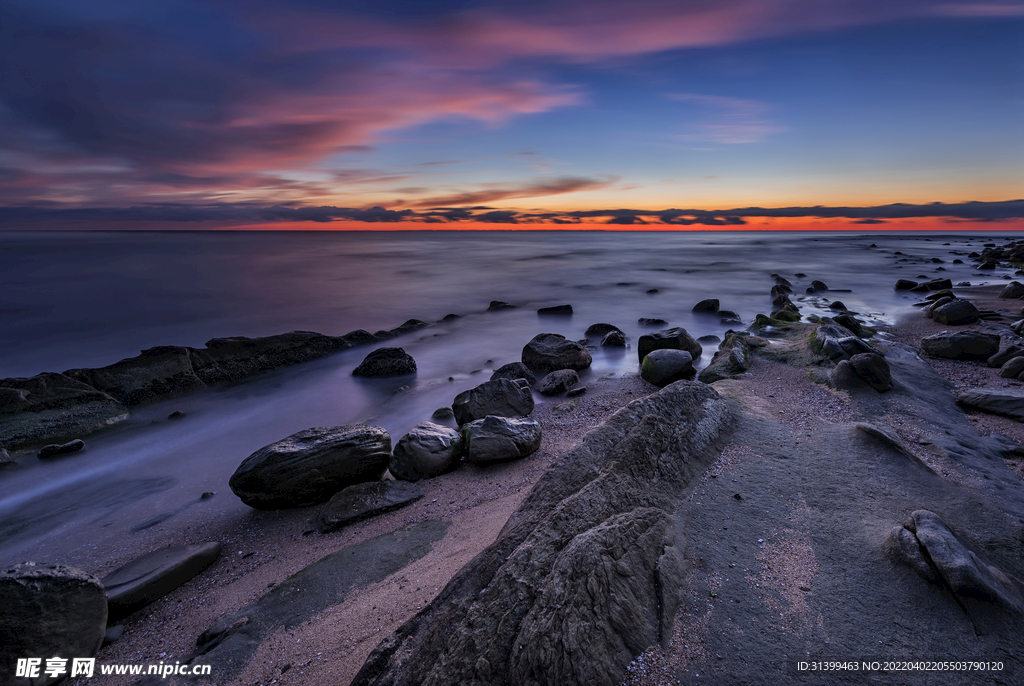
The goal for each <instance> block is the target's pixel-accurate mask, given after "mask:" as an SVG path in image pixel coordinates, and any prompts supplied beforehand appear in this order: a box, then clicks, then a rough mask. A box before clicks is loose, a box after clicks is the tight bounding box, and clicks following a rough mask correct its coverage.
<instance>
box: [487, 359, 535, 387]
mask: <svg viewBox="0 0 1024 686" xmlns="http://www.w3.org/2000/svg"><path fill="white" fill-rule="evenodd" d="M498 379H513V380H514V379H526V380H527V381H528V382H529V383H531V384H532V383H533V382H534V381H536V380H537V378H536V377H535V376H534V375H533V372H531V371H530V369H529V367H527V366H526V365H525V364H523V363H522V362H509V363H508V364H503V365H501V366H500V367H498V368H497V369H495V370H494V373H492V374H491V381H496V380H498Z"/></svg>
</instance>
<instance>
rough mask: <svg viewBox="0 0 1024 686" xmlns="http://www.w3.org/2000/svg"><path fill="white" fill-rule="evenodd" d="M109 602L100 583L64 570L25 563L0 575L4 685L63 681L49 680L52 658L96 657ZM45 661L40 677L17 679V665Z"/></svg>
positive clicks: (0, 657)
mask: <svg viewBox="0 0 1024 686" xmlns="http://www.w3.org/2000/svg"><path fill="white" fill-rule="evenodd" d="M106 628H107V596H106V594H105V593H104V592H103V585H102V584H101V583H100V580H99V579H97V578H96V577H94V576H92V575H91V574H86V573H85V572H83V571H82V570H80V569H75V568H73V567H66V566H64V565H42V564H36V563H35V562H25V563H23V564H19V565H15V566H14V567H10V568H8V569H5V570H3V571H0V637H2V639H3V640H0V670H2V672H3V675H4V677H3V678H4V683H5V684H12V685H13V684H18V683H25V684H28V683H31V684H32V685H33V686H44V685H48V684H53V683H56V682H58V681H61V680H63V679H64V678H65V675H59V676H54V677H49V676H46V674H45V672H44V669H45V660H46V659H47V658H50V657H53V656H61V657H68V658H71V657H92V656H94V655H95V654H96V653H97V652H99V649H100V646H102V645H103V635H104V633H105V632H106ZM29 657H38V658H42V659H43V660H44V662H43V665H42V668H41V669H40V670H39V676H38V677H37V678H35V679H33V680H32V681H31V682H29V680H27V679H25V680H19V679H15V677H14V674H15V673H16V671H15V670H16V667H17V662H18V660H19V659H24V658H29Z"/></svg>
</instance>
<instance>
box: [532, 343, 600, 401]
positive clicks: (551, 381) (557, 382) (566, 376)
mask: <svg viewBox="0 0 1024 686" xmlns="http://www.w3.org/2000/svg"><path fill="white" fill-rule="evenodd" d="M613 333H614V332H613ZM579 382H580V376H579V374H577V373H576V372H575V371H573V370H572V369H558V370H556V371H553V372H551V373H550V374H548V375H547V376H545V377H544V378H543V379H541V381H540V383H539V384H537V392H538V393H540V394H542V395H559V394H561V393H565V392H566V391H567V390H569V389H570V388H572V387H573V386H575V385H576V384H578V383H579Z"/></svg>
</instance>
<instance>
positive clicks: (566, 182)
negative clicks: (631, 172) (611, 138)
mask: <svg viewBox="0 0 1024 686" xmlns="http://www.w3.org/2000/svg"><path fill="white" fill-rule="evenodd" d="M617 180H618V179H616V178H606V179H588V178H577V177H565V178H560V179H540V180H537V181H533V182H530V183H526V184H520V185H508V184H501V183H491V184H482V185H483V186H484V187H483V188H482V189H480V190H474V191H467V192H462V193H454V194H452V195H443V196H437V197H431V198H424V199H423V200H418V201H416V202H415V203H413V204H412V205H411V207H440V206H448V205H479V204H481V203H489V202H496V201H499V200H510V199H516V198H542V197H546V196H551V195H562V194H564V193H576V192H579V191H590V190H597V189H600V188H605V187H607V186H609V185H611V184H612V183H615V181H617Z"/></svg>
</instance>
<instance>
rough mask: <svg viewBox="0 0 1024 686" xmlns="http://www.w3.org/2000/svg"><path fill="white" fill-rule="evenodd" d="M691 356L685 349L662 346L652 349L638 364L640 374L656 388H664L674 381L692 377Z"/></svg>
mask: <svg viewBox="0 0 1024 686" xmlns="http://www.w3.org/2000/svg"><path fill="white" fill-rule="evenodd" d="M695 373H696V370H695V369H694V368H693V357H692V356H691V355H690V353H688V352H686V351H685V350H671V349H668V348H662V349H659V350H652V351H651V352H650V353H648V354H647V356H645V357H644V361H643V363H642V364H641V365H640V376H641V377H643V379H644V381H646V382H648V383H652V384H654V385H655V386H657V387H658V388H664V387H665V386H667V385H669V384H670V383H672V382H674V381H680V380H682V379H687V378H690V377H692V376H693V375H694V374H695Z"/></svg>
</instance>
